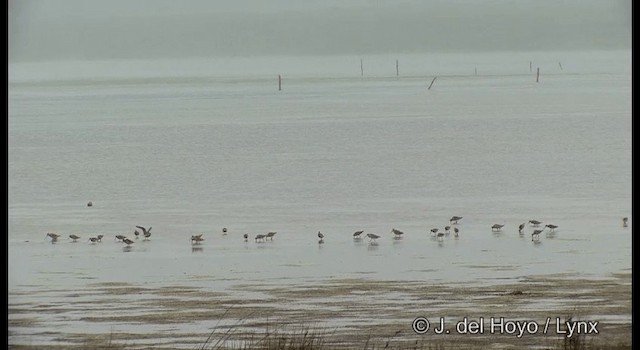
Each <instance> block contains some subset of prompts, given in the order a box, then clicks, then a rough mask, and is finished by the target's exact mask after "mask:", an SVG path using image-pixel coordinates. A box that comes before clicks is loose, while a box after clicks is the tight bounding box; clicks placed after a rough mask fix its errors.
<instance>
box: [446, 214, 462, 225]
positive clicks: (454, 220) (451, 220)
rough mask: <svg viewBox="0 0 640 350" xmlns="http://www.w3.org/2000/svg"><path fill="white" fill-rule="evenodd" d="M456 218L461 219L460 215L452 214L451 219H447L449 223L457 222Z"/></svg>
mask: <svg viewBox="0 0 640 350" xmlns="http://www.w3.org/2000/svg"><path fill="white" fill-rule="evenodd" d="M458 220H462V216H452V217H451V219H449V223H451V224H457V223H458Z"/></svg>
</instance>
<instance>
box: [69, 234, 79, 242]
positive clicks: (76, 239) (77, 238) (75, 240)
mask: <svg viewBox="0 0 640 350" xmlns="http://www.w3.org/2000/svg"><path fill="white" fill-rule="evenodd" d="M69 238H71V242H77V241H78V240H79V239H80V236H76V235H69Z"/></svg>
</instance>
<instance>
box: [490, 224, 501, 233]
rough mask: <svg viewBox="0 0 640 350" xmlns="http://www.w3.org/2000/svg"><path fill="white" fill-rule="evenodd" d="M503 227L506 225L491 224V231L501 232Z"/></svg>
mask: <svg viewBox="0 0 640 350" xmlns="http://www.w3.org/2000/svg"><path fill="white" fill-rule="evenodd" d="M503 227H504V225H500V224H493V226H491V231H496V232H500V230H502V228H503Z"/></svg>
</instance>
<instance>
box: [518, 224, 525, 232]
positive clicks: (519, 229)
mask: <svg viewBox="0 0 640 350" xmlns="http://www.w3.org/2000/svg"><path fill="white" fill-rule="evenodd" d="M522 230H524V222H523V223H521V224H520V225H519V226H518V233H522Z"/></svg>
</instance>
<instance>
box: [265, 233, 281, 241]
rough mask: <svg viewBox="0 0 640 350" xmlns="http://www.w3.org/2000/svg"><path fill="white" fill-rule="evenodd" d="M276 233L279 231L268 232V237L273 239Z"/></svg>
mask: <svg viewBox="0 0 640 350" xmlns="http://www.w3.org/2000/svg"><path fill="white" fill-rule="evenodd" d="M276 233H278V232H267V236H266V238H267V239H270V240H272V241H273V236H275V235H276Z"/></svg>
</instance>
